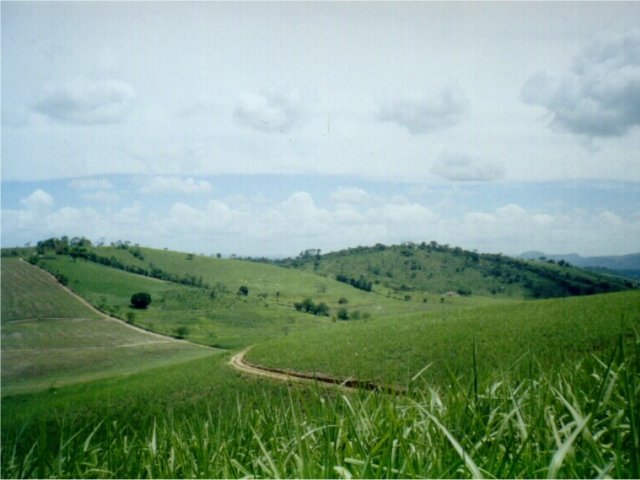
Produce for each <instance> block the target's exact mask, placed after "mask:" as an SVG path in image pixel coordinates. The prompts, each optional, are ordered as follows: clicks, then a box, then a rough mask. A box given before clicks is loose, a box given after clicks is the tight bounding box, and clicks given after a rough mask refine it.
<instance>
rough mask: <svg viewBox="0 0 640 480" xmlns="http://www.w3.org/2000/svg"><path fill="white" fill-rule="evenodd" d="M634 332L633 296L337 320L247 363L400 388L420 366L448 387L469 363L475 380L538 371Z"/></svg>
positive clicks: (638, 312)
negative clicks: (516, 367)
mask: <svg viewBox="0 0 640 480" xmlns="http://www.w3.org/2000/svg"><path fill="white" fill-rule="evenodd" d="M634 328H635V329H636V330H638V331H640V292H638V291H632V292H621V293H615V294H607V295H594V296H589V297H573V298H565V299H553V300H543V301H542V300H541V301H535V302H532V301H528V302H518V303H512V304H509V305H500V306H490V307H484V308H475V309H454V310H450V311H448V312H446V313H440V312H438V313H436V312H434V313H422V314H414V315H411V316H405V317H403V318H402V319H397V318H394V317H385V318H375V319H370V320H367V321H360V322H337V323H332V324H328V325H326V326H323V327H321V328H317V329H315V330H313V331H306V332H301V333H297V334H292V335H290V336H288V337H284V338H280V339H273V340H270V341H267V342H263V343H260V344H258V345H256V346H255V347H253V348H252V350H251V351H250V352H249V353H248V355H247V358H248V359H249V360H250V361H251V362H252V363H253V364H258V365H266V366H270V367H277V368H286V369H291V370H296V371H309V372H322V373H327V374H332V375H335V376H337V377H340V378H347V377H351V376H353V377H357V378H362V379H365V380H373V381H376V382H382V383H400V384H404V385H406V384H408V383H410V380H411V378H412V377H413V376H414V375H416V374H417V373H418V372H420V371H421V370H422V369H424V368H425V367H428V368H427V371H426V373H425V376H427V377H428V378H429V381H430V382H433V383H436V384H439V385H448V384H449V383H451V381H452V378H458V376H459V375H468V374H469V373H470V372H472V371H473V365H472V361H473V359H474V358H475V361H477V366H478V371H479V373H480V375H482V376H483V377H490V376H492V375H496V374H499V375H502V374H503V373H507V372H508V370H509V369H510V368H512V367H513V365H515V364H518V365H519V366H520V367H519V368H522V369H525V370H527V371H528V369H530V368H534V369H542V370H543V371H544V370H546V369H554V368H556V367H558V366H560V365H561V364H563V363H564V362H573V361H576V360H579V359H581V358H583V357H584V356H585V355H590V354H592V353H600V352H601V351H602V350H603V349H606V348H608V347H609V346H610V345H611V343H612V342H613V340H614V339H615V338H616V337H617V336H618V335H620V334H622V333H625V334H629V333H630V332H632V329H634ZM474 351H475V357H474V353H473V352H474ZM513 373H514V375H515V376H517V375H518V374H519V373H521V372H520V370H518V371H516V372H513Z"/></svg>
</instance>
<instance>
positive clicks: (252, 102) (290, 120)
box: [234, 91, 300, 133]
mask: <svg viewBox="0 0 640 480" xmlns="http://www.w3.org/2000/svg"><path fill="white" fill-rule="evenodd" d="M234 115H235V118H236V120H237V121H238V122H240V123H241V124H243V125H247V126H249V127H251V128H254V129H256V130H260V131H262V132H267V133H271V132H288V131H289V130H291V128H292V127H293V125H294V124H295V122H296V121H297V120H298V118H299V115H300V109H299V101H298V99H297V96H296V95H295V94H293V93H284V92H280V91H272V92H261V93H245V94H243V95H241V96H240V97H239V98H238V101H237V103H236V107H235V111H234Z"/></svg>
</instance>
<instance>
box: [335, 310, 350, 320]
mask: <svg viewBox="0 0 640 480" xmlns="http://www.w3.org/2000/svg"><path fill="white" fill-rule="evenodd" d="M337 316H338V320H349V312H347V309H346V308H344V307H340V308H339V309H338V314H337Z"/></svg>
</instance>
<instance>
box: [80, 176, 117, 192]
mask: <svg viewBox="0 0 640 480" xmlns="http://www.w3.org/2000/svg"><path fill="white" fill-rule="evenodd" d="M69 186H70V187H71V188H75V189H76V190H83V191H87V190H110V189H112V188H113V184H112V183H111V182H110V181H109V180H107V179H106V178H76V179H74V180H71V181H70V182H69Z"/></svg>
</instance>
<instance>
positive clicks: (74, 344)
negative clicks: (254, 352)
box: [1, 259, 215, 395]
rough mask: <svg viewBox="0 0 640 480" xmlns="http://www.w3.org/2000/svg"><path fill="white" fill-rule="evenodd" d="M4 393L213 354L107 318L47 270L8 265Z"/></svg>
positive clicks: (5, 272) (14, 261) (15, 263)
mask: <svg viewBox="0 0 640 480" xmlns="http://www.w3.org/2000/svg"><path fill="white" fill-rule="evenodd" d="M1 313H2V395H7V394H14V393H17V392H24V391H34V390H39V389H42V388H53V387H60V386H62V385H67V384H71V383H77V382H82V381H87V380H92V379H95V378H101V377H107V376H114V375H122V374H126V373H132V372H137V371H140V370H144V369H147V368H151V367H155V366H158V365H166V364H169V363H175V362H180V361H185V360H190V359H193V358H197V357H201V356H204V355H206V356H211V355H212V354H213V353H215V350H212V349H205V348H198V347H195V346H192V345H188V344H184V343H178V342H173V341H168V340H167V339H164V338H161V337H158V336H156V335H151V334H149V333H146V332H142V331H138V330H134V329H131V328H129V327H127V326H125V325H124V324H122V323H120V322H117V321H115V320H108V319H105V318H104V317H102V316H101V315H99V314H98V313H96V312H95V311H93V310H92V309H90V308H88V307H87V306H86V305H84V304H82V303H81V302H80V301H78V300H77V299H76V298H75V297H73V296H72V295H70V294H69V293H68V292H67V291H65V290H64V289H62V288H61V287H60V286H59V285H58V284H56V282H55V280H53V279H52V278H51V277H50V276H49V275H47V274H46V273H45V272H43V271H42V270H39V269H37V268H35V267H32V266H30V265H28V264H27V263H25V262H21V261H19V260H17V259H10V260H3V262H2V312H1Z"/></svg>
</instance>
